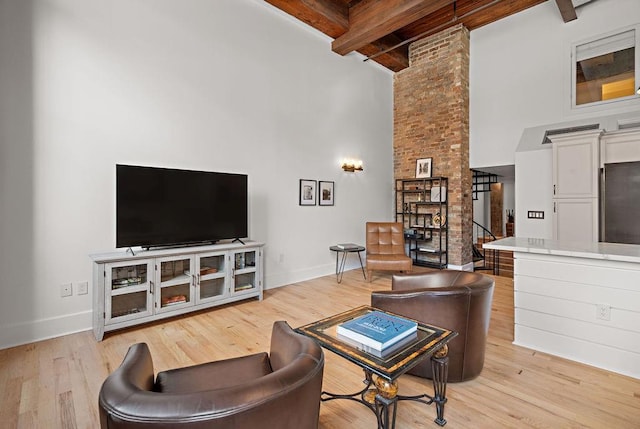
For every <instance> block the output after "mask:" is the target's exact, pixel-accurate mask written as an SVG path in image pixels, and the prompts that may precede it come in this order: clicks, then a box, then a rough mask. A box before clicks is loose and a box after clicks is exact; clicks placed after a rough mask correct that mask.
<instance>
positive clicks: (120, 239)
mask: <svg viewBox="0 0 640 429" xmlns="http://www.w3.org/2000/svg"><path fill="white" fill-rule="evenodd" d="M247 197H248V191H247V175H246V174H231V173H216V172H207V171H192V170H177V169H170V168H156V167H141V166H135V165H121V164H118V165H116V247H133V246H141V247H143V248H150V247H161V246H177V245H189V244H200V243H213V242H216V241H219V240H225V239H240V238H244V237H247V235H248V233H247V223H248V218H247V216H248V215H247V207H248V205H247Z"/></svg>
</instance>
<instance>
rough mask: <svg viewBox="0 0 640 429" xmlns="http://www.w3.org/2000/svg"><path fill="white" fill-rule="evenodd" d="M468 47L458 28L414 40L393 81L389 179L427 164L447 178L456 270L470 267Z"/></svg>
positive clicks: (406, 175)
mask: <svg viewBox="0 0 640 429" xmlns="http://www.w3.org/2000/svg"><path fill="white" fill-rule="evenodd" d="M469 45H470V41H469V31H468V30H467V29H466V28H465V27H464V26H462V25H457V26H455V27H452V28H449V29H447V30H443V31H442V32H440V33H438V34H435V35H432V36H430V37H427V38H425V39H421V40H418V41H417V42H414V43H413V44H411V45H410V47H409V64H410V65H409V67H408V68H406V69H405V70H402V71H400V72H398V73H396V74H395V77H394V134H393V151H394V176H395V178H396V179H404V178H412V177H415V168H416V159H420V158H433V171H432V176H434V177H435V176H445V177H448V178H449V216H448V221H447V222H448V226H449V264H452V265H458V266H463V265H465V264H469V263H471V262H472V254H471V245H472V244H471V242H472V236H473V232H472V225H473V214H472V210H473V204H472V200H471V171H470V169H469Z"/></svg>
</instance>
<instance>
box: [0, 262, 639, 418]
mask: <svg viewBox="0 0 640 429" xmlns="http://www.w3.org/2000/svg"><path fill="white" fill-rule="evenodd" d="M496 282H497V283H496V291H495V294H494V304H493V312H492V319H491V328H490V336H489V341H488V344H487V355H486V362H485V367H484V370H483V372H482V374H481V375H480V377H478V378H477V379H475V380H472V381H469V382H466V383H458V384H449V385H448V389H447V394H448V398H449V402H448V403H447V405H446V409H445V418H446V419H447V420H448V424H447V426H446V427H448V428H451V429H453V428H503V427H505V428H508V427H514V428H607V429H609V428H640V380H636V379H633V378H629V377H624V376H620V375H617V374H613V373H610V372H607V371H603V370H599V369H596V368H593V367H589V366H586V365H582V364H578V363H574V362H571V361H568V360H564V359H560V358H556V357H553V356H549V355H546V354H544V353H538V352H535V351H532V350H529V349H525V348H521V347H517V346H514V345H512V344H511V341H512V339H513V281H512V280H511V279H507V278H504V277H497V278H496ZM389 288H390V277H389V276H386V275H379V274H376V275H375V277H374V281H373V282H372V283H367V282H365V281H363V279H362V273H361V272H360V271H358V270H354V271H350V272H347V273H345V276H344V280H343V282H342V284H340V285H338V284H337V283H336V281H335V277H334V276H327V277H322V278H319V279H314V280H309V281H306V282H301V283H298V284H293V285H290V286H286V287H281V288H278V289H274V290H269V291H266V293H265V299H264V301H262V302H258V301H256V300H249V301H245V302H242V303H236V304H233V305H229V306H225V307H223V308H219V309H215V310H212V311H208V312H203V313H199V314H196V315H192V316H188V317H182V318H179V319H172V320H169V321H165V322H162V323H156V324H154V325H146V326H143V327H139V328H136V329H129V330H126V331H120V332H116V333H110V334H107V335H106V336H105V340H104V341H102V342H100V343H98V342H96V341H95V339H94V338H93V335H92V333H91V332H84V333H80V334H74V335H68V336H65V337H61V338H56V339H52V340H47V341H42V342H38V343H34V344H29V345H25V346H20V347H14V348H11V349H6V350H0V427H1V428H16V427H20V428H96V427H98V413H97V398H98V392H99V389H100V385H101V383H102V381H103V380H104V378H105V377H106V376H107V374H109V372H110V371H112V370H113V369H114V368H115V367H117V366H118V365H119V364H120V362H121V360H122V357H123V356H124V354H125V352H126V351H127V348H128V347H129V345H131V344H133V343H136V342H139V341H144V342H147V343H148V344H149V345H150V348H151V352H152V355H153V356H154V364H155V369H156V371H158V370H164V369H168V368H175V367H180V366H185V365H191V364H197V363H202V362H207V361H210V360H217V359H223V358H228V357H233V356H239V355H243V354H247V353H252V352H257V351H263V350H268V347H269V337H270V333H271V325H272V323H273V321H275V320H286V321H288V322H289V324H290V325H291V326H293V327H297V326H300V325H303V324H306V323H309V322H312V321H314V320H317V319H319V318H321V317H325V316H329V315H331V314H334V313H337V312H340V311H344V310H347V309H349V308H352V307H354V306H358V305H363V304H369V295H370V292H371V291H373V290H384V289H389ZM325 356H326V363H325V376H324V386H323V387H324V389H325V390H329V391H332V392H341V393H346V392H352V391H355V390H358V389H360V387H361V379H362V371H361V370H360V369H359V368H357V367H356V366H355V365H353V364H350V363H348V362H347V361H345V360H344V359H342V358H340V357H338V356H336V355H334V354H332V353H330V352H325ZM422 392H428V393H431V392H432V391H431V384H430V382H429V381H428V380H422V379H419V378H416V377H412V376H402V377H401V378H400V393H401V394H405V395H411V394H419V393H422ZM434 417H435V408H434V407H433V406H431V407H427V406H425V405H421V404H418V403H411V402H403V403H401V404H400V406H399V409H398V421H397V426H396V427H397V428H399V429H402V428H407V429H409V428H410V429H414V428H436V427H438V426H437V425H436V424H435V423H433V419H434ZM320 427H321V428H324V429H328V428H349V429H352V428H355V429H359V428H373V427H375V418H374V415H373V413H371V411H369V410H368V409H366V408H365V407H364V406H362V405H361V404H358V403H355V402H351V401H332V402H328V403H323V404H322V405H321V408H320ZM267 429H277V428H267Z"/></svg>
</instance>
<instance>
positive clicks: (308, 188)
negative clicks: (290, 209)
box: [300, 179, 317, 206]
mask: <svg viewBox="0 0 640 429" xmlns="http://www.w3.org/2000/svg"><path fill="white" fill-rule="evenodd" d="M316 183H317V182H316V181H315V180H307V179H300V205H301V206H315V205H316Z"/></svg>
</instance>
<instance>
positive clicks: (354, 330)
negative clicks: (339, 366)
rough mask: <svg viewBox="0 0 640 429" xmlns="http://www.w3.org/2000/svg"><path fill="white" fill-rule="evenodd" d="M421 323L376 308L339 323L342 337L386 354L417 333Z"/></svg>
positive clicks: (371, 350)
mask: <svg viewBox="0 0 640 429" xmlns="http://www.w3.org/2000/svg"><path fill="white" fill-rule="evenodd" d="M417 330H418V324H417V323H416V322H414V321H412V320H408V319H404V318H402V317H397V316H393V315H391V314H388V313H383V312H382V311H372V312H370V313H367V314H365V315H363V316H360V317H356V318H355V319H352V320H349V321H348V322H344V323H342V324H340V325H338V327H337V334H338V337H340V339H341V340H343V341H345V342H347V343H349V344H351V345H353V346H355V347H356V348H359V349H361V350H363V351H365V352H367V353H370V354H373V355H375V356H378V357H384V356H387V355H389V354H390V353H393V352H394V351H397V350H399V349H400V348H402V347H403V346H405V345H407V344H409V343H410V342H411V341H413V340H415V339H416V337H417Z"/></svg>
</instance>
